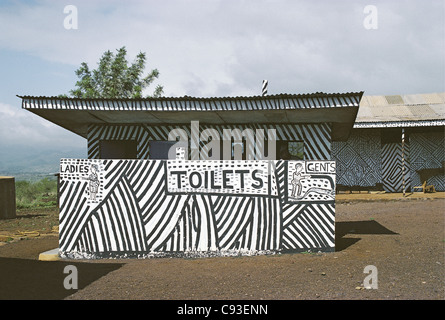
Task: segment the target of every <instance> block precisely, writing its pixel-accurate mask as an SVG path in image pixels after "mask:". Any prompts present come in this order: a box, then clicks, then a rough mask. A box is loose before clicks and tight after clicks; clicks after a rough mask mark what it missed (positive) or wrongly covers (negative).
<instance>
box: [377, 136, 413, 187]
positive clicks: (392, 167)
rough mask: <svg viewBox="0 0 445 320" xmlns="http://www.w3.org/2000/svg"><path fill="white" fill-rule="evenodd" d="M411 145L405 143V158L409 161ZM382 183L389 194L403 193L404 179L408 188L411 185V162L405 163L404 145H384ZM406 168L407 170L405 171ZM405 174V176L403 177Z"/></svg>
mask: <svg viewBox="0 0 445 320" xmlns="http://www.w3.org/2000/svg"><path fill="white" fill-rule="evenodd" d="M409 149H410V148H409V143H405V148H404V150H405V157H406V158H407V159H409V153H410V152H409ZM381 157H382V182H383V188H384V190H385V191H388V192H402V191H403V178H404V179H405V183H406V185H407V186H409V185H411V176H410V169H409V162H408V161H405V162H403V159H402V144H401V143H385V144H383V145H382V153H381ZM403 166H405V170H404V169H403ZM403 172H405V176H404V177H403V176H402V175H403Z"/></svg>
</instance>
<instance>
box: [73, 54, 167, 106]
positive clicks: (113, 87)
mask: <svg viewBox="0 0 445 320" xmlns="http://www.w3.org/2000/svg"><path fill="white" fill-rule="evenodd" d="M126 55H127V50H126V48H125V47H122V48H120V49H118V50H117V53H116V54H113V53H112V52H111V51H109V50H108V51H106V52H105V53H104V54H103V55H102V57H101V58H100V61H99V63H98V67H97V69H95V70H90V68H89V67H88V65H87V64H86V63H85V62H82V63H81V65H80V68H79V69H77V70H76V71H75V72H76V75H77V77H78V78H79V81H77V82H76V88H75V89H74V90H71V91H70V95H71V97H74V98H104V99H105V98H109V99H113V98H144V97H143V95H142V91H143V90H144V89H145V88H147V87H148V86H149V85H150V84H152V82H153V81H154V80H155V79H157V78H158V77H159V71H158V70H157V69H153V70H151V72H150V73H149V74H148V75H146V76H144V75H143V73H144V69H145V62H146V55H145V53H143V52H140V53H139V54H138V55H137V56H136V59H135V61H134V62H133V63H132V64H131V65H128V61H127V59H126V58H125V57H126ZM162 94H163V87H162V86H160V85H158V86H156V88H155V90H154V92H153V93H152V95H148V96H146V97H160V96H161V95H162Z"/></svg>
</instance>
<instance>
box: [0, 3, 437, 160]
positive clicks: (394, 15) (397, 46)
mask: <svg viewBox="0 0 445 320" xmlns="http://www.w3.org/2000/svg"><path fill="white" fill-rule="evenodd" d="M369 4H372V5H374V6H375V8H376V9H377V10H378V11H377V18H378V20H377V21H378V22H377V28H376V29H366V28H365V27H364V25H363V22H364V19H365V18H366V17H367V14H366V13H364V8H365V7H366V6H367V5H369ZM66 5H75V6H76V8H77V9H78V12H77V18H78V29H76V30H67V29H66V28H64V24H63V22H64V19H65V18H66V17H67V14H65V13H64V12H63V9H64V7H65V6H66ZM444 14H445V8H444V2H443V1H360V0H358V1H357V0H351V1H316V2H315V1H296V0H282V1H280V0H274V1H270V0H255V1H254V0H250V1H239V0H237V1H235V0H224V1H222V0H221V1H217V0H206V1H204V0H188V1H185V0H183V1H179V0H168V1H113V0H111V1H105V0H103V1H70V2H64V1H50V0H42V1H0V30H1V32H0V61H1V62H0V63H1V74H2V76H1V78H0V79H1V80H0V81H1V86H0V121H1V126H0V146H1V147H4V148H3V150H7V147H8V146H11V145H15V146H24V147H26V146H31V145H32V146H41V147H51V148H55V149H57V148H60V149H61V150H62V149H64V147H77V148H78V147H81V148H86V141H85V140H84V139H83V138H80V137H78V136H76V135H75V134H73V133H70V132H68V131H66V130H64V129H61V128H59V127H57V126H55V125H52V124H51V123H48V122H47V121H46V120H44V119H41V118H39V117H38V116H36V115H34V114H31V113H30V112H28V111H25V110H21V109H20V107H21V104H20V102H21V101H20V99H19V98H17V97H16V95H17V94H18V95H37V96H53V95H58V94H61V93H68V92H69V90H70V89H72V88H74V85H75V82H76V80H77V78H76V76H75V74H74V71H75V70H76V69H77V68H78V67H79V65H80V63H81V62H87V63H88V64H89V65H90V67H91V68H94V67H95V66H96V63H97V62H98V60H99V58H100V56H101V55H102V53H103V52H104V51H106V50H112V51H114V50H116V49H118V48H120V47H122V46H126V47H127V49H128V59H129V60H130V61H131V60H132V59H134V57H135V56H136V54H137V53H138V52H140V51H142V52H146V53H147V56H148V61H147V72H148V71H149V70H151V69H153V68H157V69H158V70H159V71H160V78H159V80H158V81H157V82H156V83H155V84H154V85H156V84H162V85H163V86H164V92H165V95H166V96H183V95H189V96H202V97H208V96H239V95H259V94H261V83H262V80H263V79H267V80H268V81H269V94H278V93H311V92H317V91H323V92H350V91H362V90H363V91H365V94H366V95H386V94H416V93H430V92H443V91H445V90H444V71H445V64H444V56H445V55H444V53H445V52H444V42H445V40H444V39H445V36H444V32H445V24H444ZM154 85H153V87H152V88H154ZM3 152H4V151H3ZM62 156H63V155H62Z"/></svg>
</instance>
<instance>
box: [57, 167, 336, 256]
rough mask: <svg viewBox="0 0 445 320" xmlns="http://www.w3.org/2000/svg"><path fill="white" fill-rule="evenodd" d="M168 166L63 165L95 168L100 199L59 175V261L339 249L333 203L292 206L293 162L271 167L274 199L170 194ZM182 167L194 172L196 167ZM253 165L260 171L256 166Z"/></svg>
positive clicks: (74, 177)
mask: <svg viewBox="0 0 445 320" xmlns="http://www.w3.org/2000/svg"><path fill="white" fill-rule="evenodd" d="M168 161H170V160H99V159H88V160H86V159H82V160H76V159H63V160H62V167H63V166H65V167H66V168H74V167H75V166H79V165H83V166H84V167H91V166H92V165H93V164H95V165H96V166H97V167H98V168H99V170H100V172H99V180H101V181H100V182H101V183H100V187H99V189H100V192H101V193H100V197H99V198H97V199H96V200H91V198H90V197H89V193H88V189H89V186H88V184H89V181H88V179H85V178H82V174H79V173H78V172H76V173H73V172H67V171H63V172H61V187H60V191H61V199H60V239H59V241H60V252H61V254H62V255H65V256H71V257H112V256H114V257H125V256H134V257H137V256H148V255H151V254H180V253H187V252H188V253H200V254H201V255H206V254H218V255H227V254H232V253H234V252H235V253H237V254H240V253H241V254H256V253H259V252H277V251H286V250H295V251H308V250H321V251H332V250H334V247H335V243H334V225H335V209H334V200H332V201H313V202H311V201H305V202H302V203H296V202H290V201H289V199H288V192H287V189H286V188H288V186H287V185H285V184H287V183H289V181H287V175H288V167H287V161H273V165H274V167H275V170H273V171H272V173H271V175H272V176H271V177H270V179H271V180H273V181H274V183H275V184H278V188H277V189H278V190H277V191H273V192H272V191H270V189H268V188H265V190H266V191H267V190H269V191H267V192H269V195H264V194H258V195H250V194H242V193H238V194H224V193H222V194H207V193H205V192H201V193H190V194H187V193H186V194H172V193H169V192H167V190H168V187H167V183H168V179H167V177H166V174H167V172H168V171H167V167H166V166H167V162H168ZM232 162H233V161H232ZM200 163H201V164H202V161H200ZM178 165H179V166H180V165H181V163H180V162H178ZM182 165H187V166H189V165H192V166H193V161H185V162H182ZM212 165H215V162H214V161H213V162H212ZM221 165H223V162H222V161H221ZM224 165H225V166H227V168H230V165H231V164H230V163H227V162H226V163H225V164H224ZM244 165H245V166H247V165H246V164H244ZM248 165H249V166H253V167H255V161H252V162H251V163H249V164H248ZM67 170H68V169H67ZM246 171H247V170H246ZM233 177H235V176H233ZM233 177H232V178H233ZM246 181H247V180H246ZM232 184H233V181H232ZM334 188H335V187H334ZM240 190H241V191H242V189H240Z"/></svg>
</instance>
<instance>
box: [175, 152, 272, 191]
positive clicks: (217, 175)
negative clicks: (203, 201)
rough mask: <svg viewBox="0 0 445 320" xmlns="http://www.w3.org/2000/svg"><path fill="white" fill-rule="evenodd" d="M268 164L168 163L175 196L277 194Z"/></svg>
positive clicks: (269, 164) (239, 162) (228, 162)
mask: <svg viewBox="0 0 445 320" xmlns="http://www.w3.org/2000/svg"><path fill="white" fill-rule="evenodd" d="M272 170H273V166H272V163H270V162H269V161H258V160H256V161H178V160H170V161H167V192H168V193H173V194H178V193H179V194H184V193H199V194H226V195H227V194H236V195H265V196H267V195H277V188H276V182H275V179H274V175H271V174H270V173H271V172H272Z"/></svg>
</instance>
